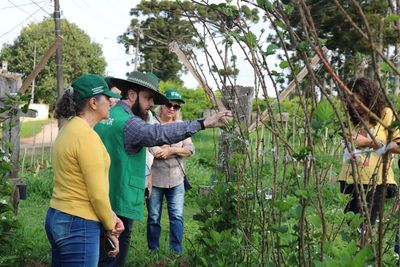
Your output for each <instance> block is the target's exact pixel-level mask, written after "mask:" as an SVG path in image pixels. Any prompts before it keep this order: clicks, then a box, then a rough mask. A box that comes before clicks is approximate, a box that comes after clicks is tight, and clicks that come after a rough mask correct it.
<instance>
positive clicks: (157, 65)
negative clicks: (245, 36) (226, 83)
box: [119, 0, 258, 83]
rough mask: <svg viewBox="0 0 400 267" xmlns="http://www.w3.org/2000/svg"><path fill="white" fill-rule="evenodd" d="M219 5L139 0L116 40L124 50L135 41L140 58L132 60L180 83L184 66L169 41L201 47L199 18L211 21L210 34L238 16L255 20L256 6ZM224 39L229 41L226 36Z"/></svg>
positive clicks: (229, 24) (161, 77)
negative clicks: (251, 7)
mask: <svg viewBox="0 0 400 267" xmlns="http://www.w3.org/2000/svg"><path fill="white" fill-rule="evenodd" d="M220 5H224V7H225V9H224V10H228V12H221V11H220V9H219V7H220ZM220 5H214V6H212V8H210V7H209V6H205V5H202V4H199V3H196V2H194V1H183V2H179V1H165V0H163V1H158V0H150V1H149V0H142V1H141V2H140V4H138V5H137V6H136V7H135V8H132V9H131V12H130V13H131V15H132V17H133V19H132V20H131V24H130V25H129V27H128V29H127V31H126V32H125V33H123V34H122V35H121V36H120V37H119V42H120V43H122V44H124V46H125V48H126V50H127V52H129V51H130V49H131V48H132V47H133V48H134V49H136V47H137V45H138V49H139V51H140V54H141V55H142V56H143V60H140V62H135V60H138V59H136V58H135V59H133V61H132V62H131V63H136V64H138V63H139V64H138V65H139V68H138V69H139V70H141V71H147V70H151V71H153V72H154V73H155V74H156V75H157V76H158V77H159V78H160V79H161V80H172V81H175V82H180V83H182V81H181V80H180V78H179V72H180V71H182V70H183V66H182V64H181V63H180V62H179V61H178V58H177V57H176V55H175V54H173V53H171V52H170V51H169V47H168V45H169V43H171V42H173V41H175V42H178V43H179V44H181V45H183V46H186V47H190V48H199V47H204V46H205V44H204V41H202V40H201V38H199V36H198V33H197V31H196V26H197V24H198V23H199V22H201V23H211V24H213V27H212V30H213V32H212V34H213V35H215V34H223V33H224V32H225V31H224V29H226V28H229V29H232V28H233V27H234V24H235V20H236V19H237V17H239V16H240V17H242V18H246V19H249V20H251V21H253V22H256V21H258V15H257V9H250V8H249V7H247V6H246V5H243V6H242V7H241V8H240V10H238V8H237V7H235V6H230V5H227V4H220ZM202 42H203V43H202ZM225 42H227V43H229V42H228V41H227V40H225ZM188 50H190V49H188ZM227 69H228V68H227ZM216 71H217V70H216ZM228 72H229V73H226V74H225V73H223V74H225V75H234V74H235V73H236V74H237V70H235V69H230V68H229V70H228Z"/></svg>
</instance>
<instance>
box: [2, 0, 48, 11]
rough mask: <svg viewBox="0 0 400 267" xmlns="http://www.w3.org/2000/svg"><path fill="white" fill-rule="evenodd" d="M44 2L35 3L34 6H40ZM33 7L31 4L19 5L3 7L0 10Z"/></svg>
mask: <svg viewBox="0 0 400 267" xmlns="http://www.w3.org/2000/svg"><path fill="white" fill-rule="evenodd" d="M44 2H46V1H40V2H36V3H35V4H41V3H44ZM31 5H33V4H32V3H25V4H20V5H15V4H14V5H12V6H5V7H0V10H5V9H11V8H17V7H23V6H31Z"/></svg>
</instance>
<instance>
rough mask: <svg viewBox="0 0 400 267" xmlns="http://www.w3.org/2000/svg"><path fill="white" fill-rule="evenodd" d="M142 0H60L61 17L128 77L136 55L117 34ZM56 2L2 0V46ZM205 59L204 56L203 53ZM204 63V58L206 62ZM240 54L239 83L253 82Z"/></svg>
mask: <svg viewBox="0 0 400 267" xmlns="http://www.w3.org/2000/svg"><path fill="white" fill-rule="evenodd" d="M139 2H140V1H139V0H113V1H112V0H60V8H61V12H62V13H61V17H62V18H65V19H67V20H68V21H70V22H73V23H75V24H77V25H78V27H80V28H81V29H82V30H84V31H85V32H86V33H87V34H88V35H89V36H90V37H91V38H92V40H93V41H95V42H97V43H99V44H100V45H101V46H102V48H103V53H104V57H105V59H106V61H107V69H106V74H107V75H110V76H115V77H120V78H124V77H125V73H127V72H130V71H132V70H133V66H130V67H128V66H127V65H126V62H127V61H130V60H131V59H132V58H133V55H128V54H126V53H125V49H124V47H123V46H122V45H120V44H118V43H117V41H116V40H117V36H118V35H121V34H122V33H123V32H124V31H125V30H126V29H127V27H128V25H129V23H130V20H131V17H130V16H129V10H130V9H131V8H132V7H135V6H136V5H137V4H138V3H139ZM53 11H54V2H53V1H50V0H0V18H1V23H0V46H2V45H3V44H4V43H12V42H13V40H14V39H15V38H16V37H17V36H18V35H19V32H20V31H21V29H22V28H23V27H26V26H27V25H28V24H29V23H31V22H39V21H42V20H43V18H44V17H49V16H51V15H52V14H53ZM198 58H199V59H200V60H202V58H204V55H201V54H199V55H198ZM203 62H204V61H203ZM246 64H247V63H245V62H244V61H243V59H241V57H240V55H238V62H237V66H238V68H239V69H240V73H239V77H238V84H239V85H244V86H252V85H253V74H252V71H251V70H250V68H249V66H248V65H246ZM182 79H183V81H184V83H185V86H186V87H189V88H194V87H197V86H198V84H197V82H196V80H195V79H194V78H193V77H192V76H191V75H190V74H188V75H185V76H183V77H182Z"/></svg>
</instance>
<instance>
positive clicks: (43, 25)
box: [0, 18, 106, 107]
mask: <svg viewBox="0 0 400 267" xmlns="http://www.w3.org/2000/svg"><path fill="white" fill-rule="evenodd" d="M61 27H62V29H63V38H64V41H63V69H64V84H65V85H66V86H67V85H68V84H70V83H71V81H72V80H73V79H74V78H75V77H77V76H79V75H80V74H82V73H89V72H90V73H98V74H103V73H104V71H105V67H106V62H105V59H104V57H103V52H102V50H101V47H100V45H99V44H97V43H94V42H92V41H91V40H90V37H89V36H88V35H87V34H86V33H85V32H84V31H83V30H81V29H80V28H79V27H78V26H77V25H76V24H73V23H69V22H68V21H67V20H65V19H63V20H61ZM53 33H54V22H53V19H51V18H48V19H44V20H43V21H42V22H39V23H33V24H30V25H28V26H27V27H25V28H24V29H23V30H22V31H21V34H20V35H19V36H18V37H17V38H16V39H15V41H14V43H13V44H7V45H5V46H4V47H3V48H2V50H1V51H0V58H1V59H2V60H7V61H8V62H9V63H8V66H9V70H10V71H12V72H18V73H23V74H24V75H25V76H27V75H29V74H30V73H31V71H32V69H33V65H34V49H35V46H36V58H37V59H36V60H37V61H39V60H40V58H41V57H42V56H43V55H44V54H45V53H46V51H47V49H48V48H49V47H50V46H51V44H52V43H53V41H54V34H53ZM54 57H55V55H53V56H52V59H50V60H49V62H48V63H47V65H46V66H45V67H44V69H43V70H42V71H41V72H40V73H39V75H38V76H37V78H36V81H35V93H34V97H35V99H34V100H35V101H36V102H44V103H47V104H50V106H51V107H53V106H54V104H55V102H56V99H57V90H56V68H55V60H54Z"/></svg>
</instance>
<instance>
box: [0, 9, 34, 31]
mask: <svg viewBox="0 0 400 267" xmlns="http://www.w3.org/2000/svg"><path fill="white" fill-rule="evenodd" d="M39 11H40V8H39V9H38V10H36V11H35V12H34V13H33V14H30V15H29V16H28V17H27V18H26V19H24V20H23V21H22V22H20V23H19V24H18V25H16V26H14V27H13V28H12V29H11V30H9V31H7V32H6V33H3V34H2V35H0V38H2V37H4V36H5V35H7V34H9V33H10V32H12V31H13V30H15V29H16V28H18V27H19V26H21V25H22V24H23V23H25V22H26V21H27V20H29V19H30V18H31V17H33V15H35V14H36V13H37V12H39Z"/></svg>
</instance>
